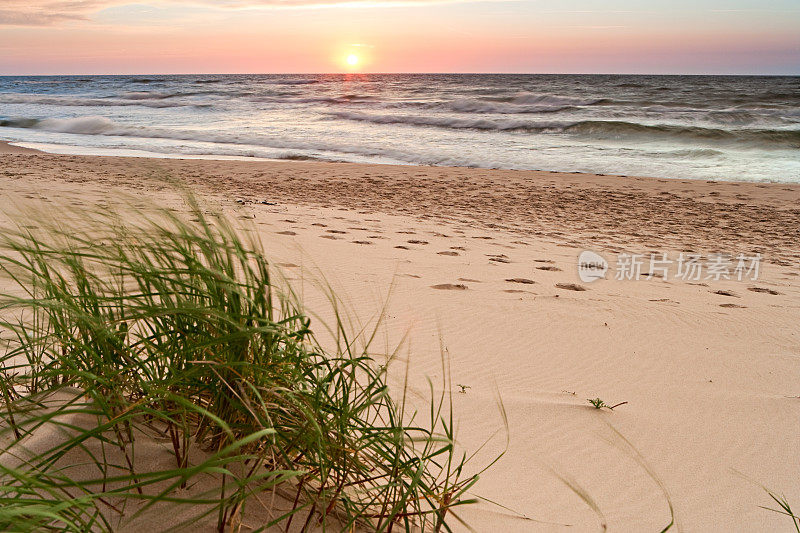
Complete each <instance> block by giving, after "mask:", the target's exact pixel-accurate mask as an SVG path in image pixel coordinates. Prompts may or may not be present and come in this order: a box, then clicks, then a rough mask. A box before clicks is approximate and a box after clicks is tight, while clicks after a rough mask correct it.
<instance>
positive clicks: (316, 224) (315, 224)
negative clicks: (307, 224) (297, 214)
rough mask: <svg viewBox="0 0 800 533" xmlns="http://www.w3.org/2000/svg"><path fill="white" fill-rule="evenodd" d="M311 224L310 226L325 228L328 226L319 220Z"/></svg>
mask: <svg viewBox="0 0 800 533" xmlns="http://www.w3.org/2000/svg"><path fill="white" fill-rule="evenodd" d="M311 225H312V226H319V227H320V228H327V227H328V225H327V224H322V223H321V222H314V223H313V224H311Z"/></svg>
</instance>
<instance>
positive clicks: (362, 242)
mask: <svg viewBox="0 0 800 533" xmlns="http://www.w3.org/2000/svg"><path fill="white" fill-rule="evenodd" d="M350 242H352V243H353V244H374V243H373V242H371V241H350Z"/></svg>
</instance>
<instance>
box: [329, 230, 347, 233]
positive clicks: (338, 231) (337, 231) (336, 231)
mask: <svg viewBox="0 0 800 533" xmlns="http://www.w3.org/2000/svg"><path fill="white" fill-rule="evenodd" d="M325 231H327V232H328V233H347V232H346V231H342V230H340V229H328V230H325Z"/></svg>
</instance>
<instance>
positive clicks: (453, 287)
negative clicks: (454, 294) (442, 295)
mask: <svg viewBox="0 0 800 533" xmlns="http://www.w3.org/2000/svg"><path fill="white" fill-rule="evenodd" d="M467 288H468V287H467V286H466V285H463V284H461V283H441V284H439V285H431V289H439V290H442V291H465V290H467Z"/></svg>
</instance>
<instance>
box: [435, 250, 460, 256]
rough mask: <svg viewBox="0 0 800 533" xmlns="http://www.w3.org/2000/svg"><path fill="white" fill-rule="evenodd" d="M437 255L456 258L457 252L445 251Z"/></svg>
mask: <svg viewBox="0 0 800 533" xmlns="http://www.w3.org/2000/svg"><path fill="white" fill-rule="evenodd" d="M437 254H438V255H449V256H456V255H458V252H452V251H445V252H437Z"/></svg>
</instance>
